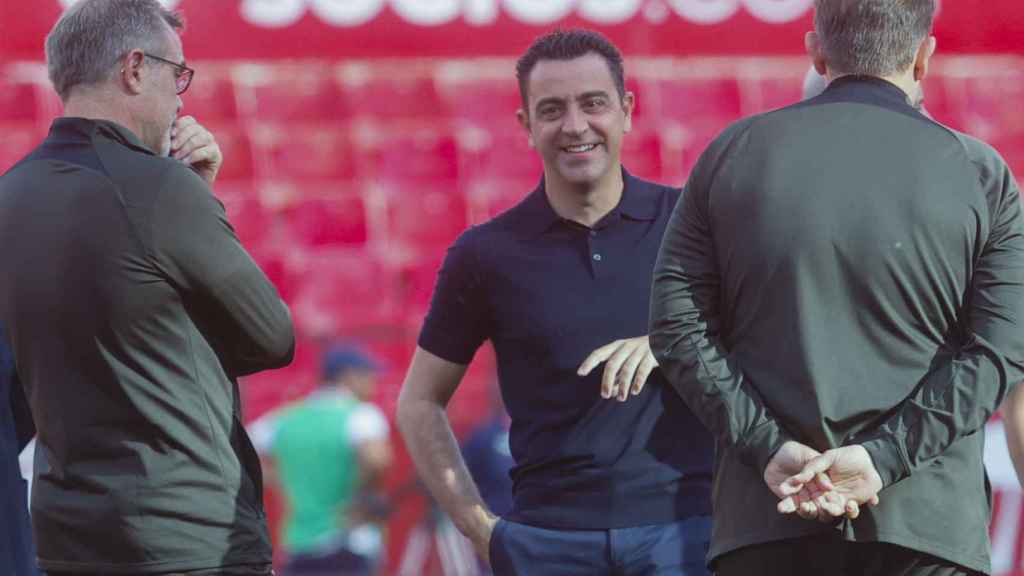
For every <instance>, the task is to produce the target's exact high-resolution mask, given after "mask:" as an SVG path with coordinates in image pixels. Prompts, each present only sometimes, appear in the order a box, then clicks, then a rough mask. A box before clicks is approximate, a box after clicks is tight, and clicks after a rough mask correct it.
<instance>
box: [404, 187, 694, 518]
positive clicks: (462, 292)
mask: <svg viewBox="0 0 1024 576" xmlns="http://www.w3.org/2000/svg"><path fill="white" fill-rule="evenodd" d="M624 179H625V189H624V191H623V195H622V200H621V201H620V203H619V205H618V206H617V207H616V208H615V209H614V210H612V211H611V212H610V213H609V214H607V215H606V216H605V217H604V218H602V219H601V221H600V222H598V223H597V224H596V225H595V226H594V227H593V228H587V227H585V226H582V225H580V224H577V223H575V222H571V221H568V220H565V219H563V218H561V217H559V216H558V215H557V214H556V213H555V211H554V210H553V209H552V208H551V205H550V204H549V202H548V199H547V196H546V194H545V191H544V184H543V182H542V183H541V185H540V186H539V187H538V188H537V189H536V190H534V191H533V192H532V193H531V194H530V195H529V196H527V197H526V199H524V200H523V201H522V202H520V203H519V204H518V205H517V206H515V207H513V208H512V209H510V210H509V211H507V212H505V213H503V214H501V215H499V216H497V217H496V218H494V219H493V220H490V221H489V222H487V223H485V224H482V225H479V226H475V227H473V228H471V229H469V230H467V231H466V232H465V233H463V234H462V236H461V237H459V239H458V240H456V242H455V244H454V245H453V246H452V247H451V248H450V249H449V251H448V255H447V257H446V259H445V262H444V265H443V266H442V268H441V271H440V273H439V276H438V281H437V286H436V288H435V291H434V296H433V302H432V303H431V308H430V312H429V313H428V315H427V318H426V320H425V322H424V326H423V330H422V333H421V334H420V340H419V345H420V347H421V348H423V349H424V350H426V351H428V352H431V353H432V354H435V355H437V356H439V357H441V358H444V359H446V360H448V361H451V362H455V363H458V364H468V363H469V362H470V361H471V360H472V358H473V355H474V353H475V351H476V350H477V348H478V347H479V346H480V345H481V344H482V343H483V342H484V341H485V340H490V341H491V342H492V343H493V345H494V349H495V352H496V355H497V359H498V376H499V380H500V384H501V392H502V397H503V399H504V401H505V406H506V407H507V409H508V412H509V415H510V416H511V417H512V426H511V435H510V445H511V450H512V456H513V458H514V459H515V462H516V466H515V467H514V468H513V469H512V472H511V475H512V479H513V484H514V505H513V509H512V512H511V513H510V514H509V515H508V516H507V517H508V518H509V519H510V520H512V521H515V522H522V523H525V524H531V525H535V526H543V527H549V528H565V529H607V528H623V527H630V526H643V525H649V524H659V523H667V522H672V521H675V520H678V519H683V518H686V517H688V516H692V515H696V514H708V513H709V512H710V485H711V470H712V459H713V443H712V442H713V441H712V438H711V436H710V435H709V434H708V433H707V432H706V431H705V429H704V428H703V426H702V425H700V424H699V423H698V421H697V420H696V418H695V417H694V416H693V415H692V413H691V412H690V411H689V409H688V408H687V407H686V405H685V404H684V403H683V402H682V400H681V399H680V397H679V396H678V394H677V393H676V392H675V391H674V390H673V389H672V388H671V387H670V386H669V385H668V384H667V383H666V381H665V379H664V377H663V376H662V375H661V373H660V371H658V370H655V371H654V372H653V373H652V375H651V377H650V378H649V379H648V381H647V384H646V386H645V387H644V389H643V391H642V392H641V393H640V394H639V395H638V396H632V397H630V399H629V400H628V401H627V402H625V403H620V402H618V401H616V400H605V399H603V398H601V394H600V389H601V375H602V371H603V369H604V366H603V365H602V366H599V367H598V368H597V369H595V370H594V371H593V372H592V373H591V374H590V375H589V376H588V377H586V378H581V377H579V376H578V375H577V374H576V370H577V368H578V367H579V365H580V364H581V363H582V362H583V360H584V359H585V358H586V357H587V356H588V355H589V354H590V353H591V352H592V351H594V350H595V349H597V348H599V347H601V346H604V345H605V344H608V343H610V342H612V341H614V340H618V339H622V338H632V337H636V336H642V335H644V334H646V333H647V315H648V305H649V303H650V294H651V278H652V273H653V269H654V263H655V259H656V258H657V255H658V248H659V245H660V243H661V237H662V234H663V233H664V231H665V227H666V225H667V223H668V219H669V216H670V215H671V213H672V209H673V207H674V206H675V203H676V200H677V199H678V197H679V191H678V190H677V189H672V188H668V187H664V186H659V185H656V184H652V183H649V182H645V181H643V180H639V179H637V178H634V177H632V176H630V175H629V174H628V173H625V172H624Z"/></svg>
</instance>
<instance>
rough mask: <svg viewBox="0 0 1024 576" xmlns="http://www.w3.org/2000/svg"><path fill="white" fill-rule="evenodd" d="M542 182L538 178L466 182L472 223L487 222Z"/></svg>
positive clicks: (488, 179) (516, 202) (487, 179)
mask: <svg viewBox="0 0 1024 576" xmlns="http://www.w3.org/2000/svg"><path fill="white" fill-rule="evenodd" d="M539 184H540V174H538V175H537V177H536V179H529V180H526V179H523V180H503V179H492V178H482V179H479V180H470V181H468V182H466V183H465V185H464V187H465V190H466V195H467V200H468V202H469V218H470V224H480V223H482V222H486V221H487V220H489V219H490V218H493V217H495V216H497V215H499V214H501V213H502V212H504V211H506V210H508V209H509V208H512V207H513V206H515V205H516V204H518V203H520V202H522V201H523V199H524V198H526V196H527V195H529V194H530V193H531V192H533V191H534V189H536V188H537V186H538V185H539Z"/></svg>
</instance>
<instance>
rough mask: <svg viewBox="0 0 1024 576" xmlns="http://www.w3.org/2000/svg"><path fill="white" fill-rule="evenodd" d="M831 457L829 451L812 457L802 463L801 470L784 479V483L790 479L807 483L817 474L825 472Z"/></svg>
mask: <svg viewBox="0 0 1024 576" xmlns="http://www.w3.org/2000/svg"><path fill="white" fill-rule="evenodd" d="M833 459H834V458H833V456H832V455H831V454H830V453H829V452H826V453H824V454H822V455H821V456H818V457H816V458H814V459H813V460H811V461H810V462H808V463H807V464H804V468H803V470H801V471H800V472H799V473H798V474H795V475H793V476H790V477H789V478H788V479H787V480H786V483H789V482H791V481H792V482H796V483H799V484H807V483H808V482H810V481H811V480H813V479H814V478H815V477H816V476H817V475H818V474H822V473H824V472H827V471H828V469H829V468H831V467H832V464H833Z"/></svg>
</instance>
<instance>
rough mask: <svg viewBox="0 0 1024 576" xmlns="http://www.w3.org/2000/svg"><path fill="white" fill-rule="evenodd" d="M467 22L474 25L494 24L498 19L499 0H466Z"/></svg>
mask: <svg viewBox="0 0 1024 576" xmlns="http://www.w3.org/2000/svg"><path fill="white" fill-rule="evenodd" d="M464 6H465V8H464V10H465V11H466V22H469V23H470V24H473V25H474V26H484V25H487V24H493V23H494V21H495V20H497V19H498V0H466V1H465V4H464Z"/></svg>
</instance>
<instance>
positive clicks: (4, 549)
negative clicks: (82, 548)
mask: <svg viewBox="0 0 1024 576" xmlns="http://www.w3.org/2000/svg"><path fill="white" fill-rule="evenodd" d="M35 433H36V428H35V424H34V423H33V421H32V414H31V413H30V412H29V409H28V403H27V402H26V401H25V394H24V390H22V388H21V383H20V382H19V381H18V374H17V372H15V370H14V357H13V355H12V354H11V351H10V349H9V348H8V346H7V344H6V337H5V336H4V326H3V324H2V323H0V568H7V569H8V570H10V572H9V573H10V574H16V575H17V576H32V575H34V574H38V573H39V572H38V570H37V568H36V552H35V546H34V545H33V544H32V526H31V525H30V524H29V516H28V501H27V497H28V494H27V490H26V484H25V480H24V479H22V477H21V468H20V467H19V466H18V454H19V453H20V452H21V451H22V450H23V449H24V448H25V445H26V444H28V442H29V440H31V439H32V436H34V435H35ZM2 573H4V574H7V573H8V572H2Z"/></svg>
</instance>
